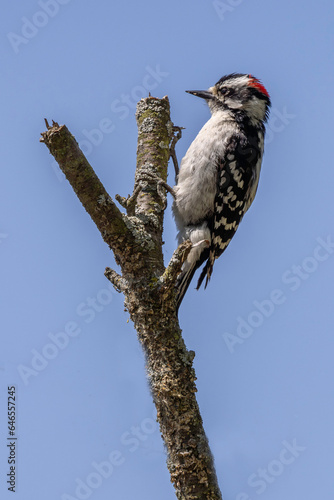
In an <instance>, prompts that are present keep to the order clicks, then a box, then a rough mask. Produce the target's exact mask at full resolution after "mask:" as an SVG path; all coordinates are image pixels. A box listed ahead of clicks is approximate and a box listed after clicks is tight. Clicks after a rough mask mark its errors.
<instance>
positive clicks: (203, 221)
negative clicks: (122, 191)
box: [173, 73, 271, 308]
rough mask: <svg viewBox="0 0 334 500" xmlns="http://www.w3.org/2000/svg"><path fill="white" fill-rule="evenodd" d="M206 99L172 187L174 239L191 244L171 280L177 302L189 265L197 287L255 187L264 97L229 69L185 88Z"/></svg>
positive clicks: (266, 104) (256, 84) (232, 231)
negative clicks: (201, 86)
mask: <svg viewBox="0 0 334 500" xmlns="http://www.w3.org/2000/svg"><path fill="white" fill-rule="evenodd" d="M187 92H188V93H189V94H193V95H195V96H198V97H201V98H203V99H205V100H206V102H207V104H208V106H209V108H210V111H211V118H210V119H209V120H208V122H207V123H206V124H205V125H204V127H203V128H202V129H201V130H200V132H199V133H198V135H197V137H196V138H195V140H194V141H193V142H192V144H191V145H190V147H189V149H188V151H187V153H186V155H185V157H184V158H183V159H182V162H181V165H180V172H179V174H178V176H177V181H176V182H177V184H176V186H175V187H174V193H175V201H174V203H173V212H174V217H175V221H176V225H177V228H178V230H179V233H178V240H179V243H181V242H182V241H184V240H187V239H189V240H191V242H192V244H193V246H192V248H191V250H190V253H189V255H188V258H187V260H186V262H185V263H184V264H183V267H182V270H181V273H180V275H179V277H178V280H177V285H176V286H177V308H179V306H180V303H181V301H182V299H183V297H184V294H185V293H186V291H187V288H188V286H189V284H190V281H191V279H192V277H193V275H194V273H195V271H196V270H197V269H198V268H199V267H200V266H201V265H202V264H204V263H205V265H204V267H203V269H202V272H201V274H200V277H199V279H198V283H197V289H198V288H199V287H200V286H201V284H202V282H203V280H204V278H206V283H205V287H206V286H207V284H208V281H209V279H210V277H211V274H212V269H213V264H214V261H215V259H217V258H218V257H219V256H220V255H221V254H222V253H223V252H224V250H225V249H226V247H227V245H228V244H229V243H230V241H231V239H232V237H233V235H234V234H235V232H236V230H237V228H238V226H239V223H240V221H241V219H242V218H243V216H244V214H245V213H246V212H247V210H248V209H249V207H250V206H251V204H252V202H253V200H254V197H255V193H256V190H257V186H258V182H259V176H260V169H261V162H262V156H263V143H264V134H265V127H264V124H265V122H266V121H267V118H268V115H269V108H270V105H271V103H270V97H269V94H268V92H267V90H266V89H265V87H264V86H263V85H262V83H261V82H260V81H259V80H258V79H256V78H254V77H253V76H252V75H244V74H240V73H233V74H231V75H227V76H224V77H222V78H221V79H220V80H219V81H218V82H217V83H216V84H215V85H214V86H213V87H211V88H209V89H208V90H204V91H203V90H188V91H187Z"/></svg>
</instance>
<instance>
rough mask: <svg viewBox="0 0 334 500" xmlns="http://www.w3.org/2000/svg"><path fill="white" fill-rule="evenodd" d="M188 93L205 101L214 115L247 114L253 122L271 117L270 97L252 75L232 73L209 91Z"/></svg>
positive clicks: (190, 91) (191, 91)
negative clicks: (220, 112)
mask: <svg viewBox="0 0 334 500" xmlns="http://www.w3.org/2000/svg"><path fill="white" fill-rule="evenodd" d="M186 92H188V93H189V94H193V95H195V96H198V97H202V98H203V99H205V100H206V101H207V103H208V105H209V108H210V110H211V113H212V114H213V113H215V112H217V111H219V110H229V111H231V112H232V113H238V114H240V113H243V114H246V115H247V117H248V118H249V119H250V120H251V121H252V122H265V121H266V120H267V118H268V116H269V108H270V106H271V102H270V96H269V94H268V92H267V90H266V89H265V87H264V86H263V85H262V83H261V82H260V80H258V79H257V78H255V77H254V76H252V75H244V74H241V73H232V74H231V75H227V76H223V77H222V78H221V79H220V80H219V81H218V82H217V83H216V84H215V85H214V86H213V87H210V88H209V89H208V90H187V91H186Z"/></svg>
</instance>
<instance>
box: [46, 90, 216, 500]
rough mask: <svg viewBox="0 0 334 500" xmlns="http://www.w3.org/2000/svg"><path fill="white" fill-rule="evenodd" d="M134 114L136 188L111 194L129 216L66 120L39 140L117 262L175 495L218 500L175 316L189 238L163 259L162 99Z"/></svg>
mask: <svg viewBox="0 0 334 500" xmlns="http://www.w3.org/2000/svg"><path fill="white" fill-rule="evenodd" d="M136 118H137V124H138V147H137V168H136V175H135V186H134V193H133V195H132V196H131V197H129V198H122V197H121V196H118V197H117V199H118V201H120V202H121V205H122V206H123V207H125V208H126V209H127V215H125V214H123V213H122V212H121V211H120V210H119V209H118V208H117V207H116V205H115V204H114V202H113V201H112V200H111V198H110V197H109V195H108V193H107V192H106V191H105V189H104V187H103V186H102V184H101V182H100V181H99V179H98V178H97V176H96V174H95V173H94V171H93V169H92V167H91V166H90V165H89V163H88V162H87V160H86V158H85V157H84V155H83V153H82V152H81V151H80V149H79V147H78V145H77V143H76V141H75V139H74V138H73V137H72V135H71V134H70V132H69V131H68V130H67V128H66V127H65V126H61V127H60V126H59V125H58V124H55V123H54V124H53V126H52V127H49V126H48V124H47V128H48V130H47V131H46V132H44V133H43V134H42V142H44V143H45V144H46V145H47V147H48V148H49V150H50V152H51V153H52V154H53V156H54V157H55V159H56V160H57V161H58V163H59V165H60V167H61V169H62V171H63V172H64V173H65V175H66V177H67V179H68V180H69V182H70V183H71V185H72V187H73V189H74V191H75V193H76V194H77V196H78V197H79V199H80V201H81V202H82V204H83V206H84V207H85V209H86V210H87V212H88V213H89V215H90V216H91V217H92V219H93V220H94V222H95V224H96V226H97V227H98V229H99V230H100V232H101V234H102V237H103V238H104V240H105V241H106V242H107V243H108V245H109V246H110V247H111V249H112V250H113V252H114V254H115V258H116V262H117V263H118V264H120V266H121V271H122V275H120V274H118V273H116V271H113V270H112V269H110V268H107V269H106V271H105V275H106V277H107V278H108V279H109V280H110V282H111V283H112V284H113V286H114V287H115V288H116V289H117V290H118V291H120V292H123V293H124V296H125V306H126V307H127V309H128V311H129V314H130V317H131V319H132V321H133V323H134V326H135V328H136V330H137V332H138V338H139V341H140V343H141V345H142V347H143V350H144V353H145V356H146V368H147V374H148V380H149V384H150V388H151V392H152V396H153V400H154V403H155V406H156V409H157V418H158V421H159V423H160V430H161V434H162V437H163V439H164V442H165V445H166V448H167V453H168V458H167V466H168V469H169V472H170V476H171V480H172V482H173V485H174V487H175V491H176V496H177V498H178V499H182V500H186V499H187V500H188V499H194V500H195V499H197V500H204V499H205V500H218V499H221V493H220V490H219V487H218V483H217V478H216V473H215V469H214V464H213V458H212V456H211V453H210V449H209V445H208V441H207V438H206V435H205V432H204V429H203V423H202V418H201V415H200V412H199V408H198V404H197V401H196V397H195V393H196V391H197V389H196V386H195V380H196V376H195V372H194V369H193V367H192V361H193V358H194V356H195V353H194V352H193V351H188V350H187V349H186V346H185V344H184V341H183V339H182V336H181V330H180V326H179V323H178V318H177V314H176V304H175V281H176V278H177V275H178V273H179V271H180V269H181V266H182V263H183V262H184V260H185V258H186V256H187V254H188V252H189V251H190V248H191V244H190V242H185V243H183V244H182V245H180V246H179V247H178V248H177V249H176V251H175V252H174V254H173V256H172V258H171V261H170V263H169V265H168V267H167V269H165V266H164V263H163V254H162V244H163V242H162V231H163V215H164V209H165V206H166V187H167V186H166V182H167V165H168V160H169V157H170V145H171V143H172V144H173V140H174V135H173V124H172V123H171V121H170V110H169V101H168V98H167V97H164V98H163V99H156V98H154V97H148V98H145V99H142V100H141V101H140V102H139V103H138V106H137V113H136ZM174 145H175V141H174Z"/></svg>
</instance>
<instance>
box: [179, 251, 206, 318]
mask: <svg viewBox="0 0 334 500" xmlns="http://www.w3.org/2000/svg"><path fill="white" fill-rule="evenodd" d="M208 257H209V249H208V248H206V249H205V250H204V251H202V253H201V256H200V259H199V260H196V261H195V262H193V263H192V264H191V265H190V266H187V268H185V269H182V271H181V273H180V274H179V276H178V278H177V281H176V312H178V310H179V307H180V305H181V302H182V300H183V297H184V296H185V294H186V291H187V290H188V288H189V285H190V283H191V280H192V279H193V276H194V274H195V272H196V271H197V269H198V268H199V267H200V266H201V265H202V264H203V262H205V261H206V260H207V259H208ZM207 266H208V264H206V266H205V267H204V269H206V268H207ZM204 269H203V271H202V274H203V272H204ZM202 274H201V276H202ZM201 276H200V278H199V280H198V284H197V290H198V288H199V287H200V285H201V283H202V281H203V278H204V276H205V273H204V276H203V278H202V279H201ZM200 280H201V281H200ZM205 286H206V285H205Z"/></svg>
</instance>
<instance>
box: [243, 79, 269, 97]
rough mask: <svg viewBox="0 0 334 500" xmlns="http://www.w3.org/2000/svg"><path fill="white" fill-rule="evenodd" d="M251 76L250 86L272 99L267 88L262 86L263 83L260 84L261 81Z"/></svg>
mask: <svg viewBox="0 0 334 500" xmlns="http://www.w3.org/2000/svg"><path fill="white" fill-rule="evenodd" d="M248 76H249V83H248V85H250V86H251V87H254V88H255V89H257V90H259V91H260V92H262V94H264V95H266V96H267V97H269V98H270V96H269V94H268V92H267V90H266V88H265V87H264V85H262V83H261V82H260V80H258V79H257V78H255V77H254V76H252V75H248Z"/></svg>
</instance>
